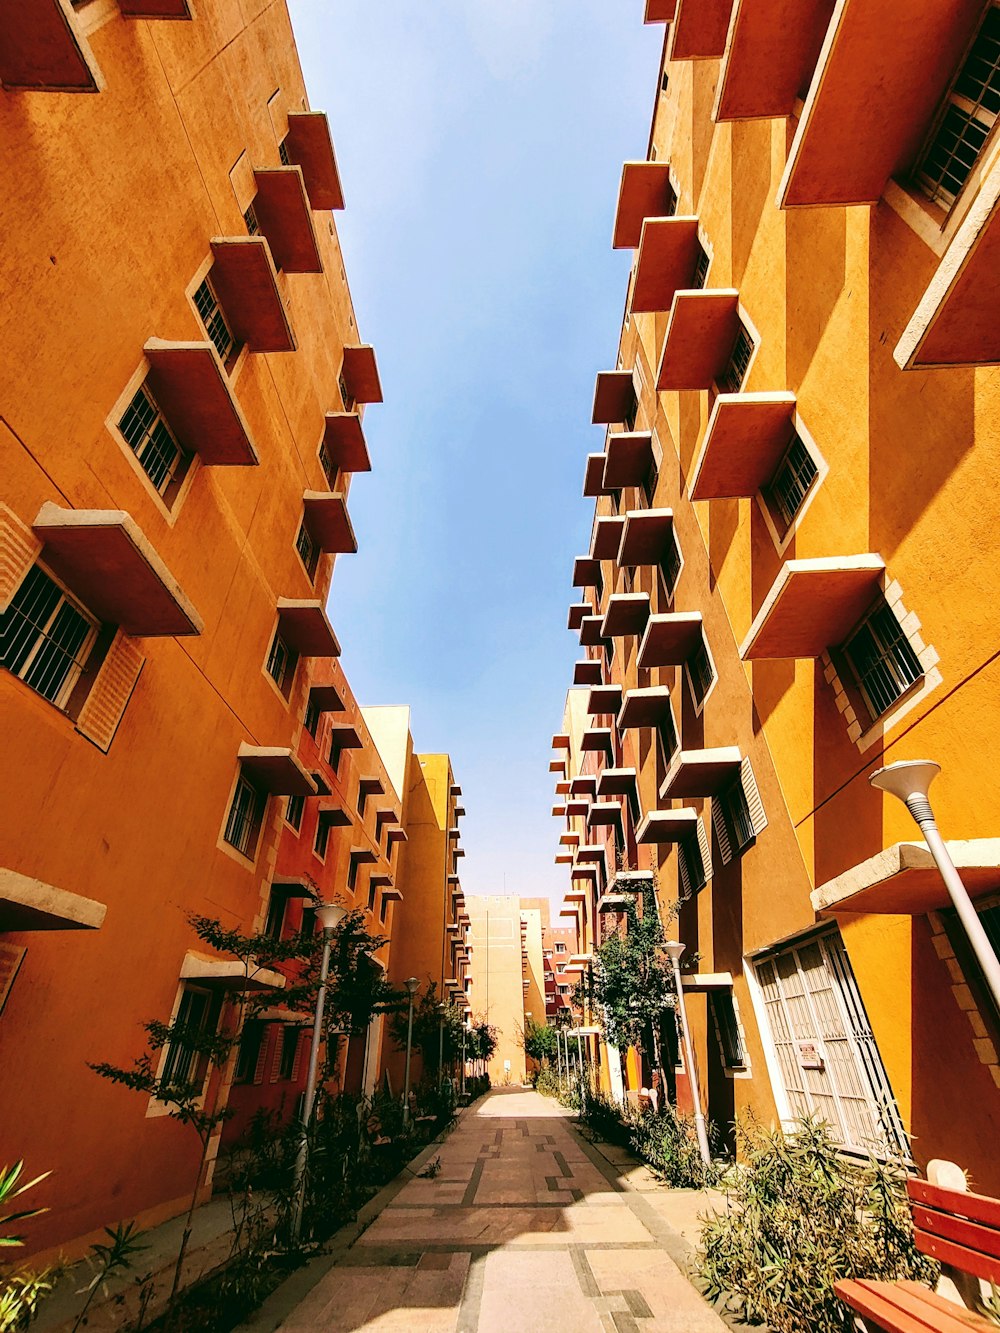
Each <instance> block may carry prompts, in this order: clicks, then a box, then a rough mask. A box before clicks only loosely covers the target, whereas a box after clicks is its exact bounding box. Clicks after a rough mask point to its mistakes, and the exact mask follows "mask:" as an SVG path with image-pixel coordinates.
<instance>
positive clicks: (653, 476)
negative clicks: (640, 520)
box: [639, 458, 660, 509]
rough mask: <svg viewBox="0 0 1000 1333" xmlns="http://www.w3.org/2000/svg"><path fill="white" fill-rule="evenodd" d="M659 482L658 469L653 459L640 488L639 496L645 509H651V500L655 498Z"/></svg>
mask: <svg viewBox="0 0 1000 1333" xmlns="http://www.w3.org/2000/svg"><path fill="white" fill-rule="evenodd" d="M659 480H660V469H659V468H658V467H657V466H656V459H655V458H654V459H653V461H652V463H650V465H649V471H648V472H647V473H646V479H645V481H644V482H643V483H642V486H641V487H640V490H639V494H640V495H641V496H642V498H643V499H644V500H645V501H646V508H647V509H652V507H653V500H654V499H655V498H656V486H657V482H658V481H659Z"/></svg>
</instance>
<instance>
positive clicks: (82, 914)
mask: <svg viewBox="0 0 1000 1333" xmlns="http://www.w3.org/2000/svg"><path fill="white" fill-rule="evenodd" d="M107 910H108V909H107V907H106V906H105V904H104V903H99V902H96V901H95V900H94V899H93V898H84V897H83V896H82V895H81V894H79V893H70V892H69V890H67V889H57V888H56V887H55V885H53V884H44V883H43V882H42V881H41V880H40V879H34V878H32V876H30V875H22V874H20V873H19V872H18V871H17V870H10V869H8V868H7V867H4V868H2V869H0V934H6V932H8V931H15V930H17V931H22V930H99V929H100V928H101V926H102V925H103V924H104V917H105V915H106V913H107Z"/></svg>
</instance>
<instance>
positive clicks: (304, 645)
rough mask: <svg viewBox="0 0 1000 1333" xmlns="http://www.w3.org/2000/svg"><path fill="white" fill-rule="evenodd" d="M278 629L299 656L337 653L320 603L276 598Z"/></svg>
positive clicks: (334, 638)
mask: <svg viewBox="0 0 1000 1333" xmlns="http://www.w3.org/2000/svg"><path fill="white" fill-rule="evenodd" d="M278 632H279V633H280V634H281V637H282V638H283V639H284V641H285V643H286V644H287V645H288V646H289V648H291V650H292V652H293V653H298V655H299V657H339V656H340V644H339V643H338V642H337V636H336V634H334V632H333V626H332V625H331V624H330V622H329V620H327V618H326V611H325V610H324V609H323V603H322V602H319V601H314V600H311V599H302V600H298V599H295V600H293V599H292V598H289V597H279V598H278Z"/></svg>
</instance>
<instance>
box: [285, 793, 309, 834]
mask: <svg viewBox="0 0 1000 1333" xmlns="http://www.w3.org/2000/svg"><path fill="white" fill-rule="evenodd" d="M305 808H306V798H305V797H304V796H289V798H288V801H287V803H286V805H285V823H286V824H290V825H291V827H292V828H294V829H300V828H301V827H302V815H303V812H304V811H305Z"/></svg>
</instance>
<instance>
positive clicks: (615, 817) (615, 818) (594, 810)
mask: <svg viewBox="0 0 1000 1333" xmlns="http://www.w3.org/2000/svg"><path fill="white" fill-rule="evenodd" d="M587 828H588V830H593V829H598V828H617V829H618V830H619V831H621V829H622V808H621V806H620V805H619V804H618V802H617V801H597V802H595V803H594V804H593V805H592V806H591V807H590V809H589V810H588V811H587Z"/></svg>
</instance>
